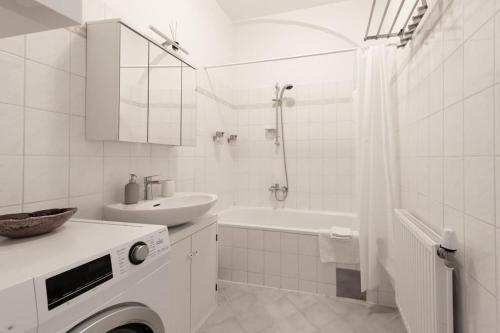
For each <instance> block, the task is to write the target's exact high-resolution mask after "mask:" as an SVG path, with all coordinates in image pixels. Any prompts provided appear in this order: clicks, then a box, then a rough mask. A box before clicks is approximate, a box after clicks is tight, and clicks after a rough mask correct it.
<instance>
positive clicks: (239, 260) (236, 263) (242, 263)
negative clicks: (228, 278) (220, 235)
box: [231, 247, 247, 271]
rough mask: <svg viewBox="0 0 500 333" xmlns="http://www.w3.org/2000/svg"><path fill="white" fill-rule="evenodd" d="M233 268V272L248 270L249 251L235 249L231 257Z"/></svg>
mask: <svg viewBox="0 0 500 333" xmlns="http://www.w3.org/2000/svg"><path fill="white" fill-rule="evenodd" d="M231 268H232V269H233V270H240V271H246V270H247V250H246V249H241V248H237V247H233V251H232V257H231Z"/></svg>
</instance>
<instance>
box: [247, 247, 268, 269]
mask: <svg viewBox="0 0 500 333" xmlns="http://www.w3.org/2000/svg"><path fill="white" fill-rule="evenodd" d="M248 271H249V272H253V273H263V272H264V252H263V251H259V250H248Z"/></svg>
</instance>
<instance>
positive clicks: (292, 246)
mask: <svg viewBox="0 0 500 333" xmlns="http://www.w3.org/2000/svg"><path fill="white" fill-rule="evenodd" d="M281 252H282V253H292V254H298V253H299V235H297V234H292V233H288V232H282V233H281Z"/></svg>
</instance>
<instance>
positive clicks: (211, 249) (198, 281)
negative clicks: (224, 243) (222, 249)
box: [191, 223, 217, 331]
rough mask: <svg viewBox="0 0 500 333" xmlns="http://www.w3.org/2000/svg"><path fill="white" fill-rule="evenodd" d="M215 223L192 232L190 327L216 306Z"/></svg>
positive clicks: (197, 326)
mask: <svg viewBox="0 0 500 333" xmlns="http://www.w3.org/2000/svg"><path fill="white" fill-rule="evenodd" d="M216 231H217V227H216V224H215V223H214V224H212V225H211V226H209V227H206V228H205V229H203V230H200V231H199V232H197V233H195V234H193V236H192V251H193V252H194V253H197V254H196V255H195V256H194V257H193V263H192V269H191V329H192V331H195V330H196V329H198V328H199V327H200V325H202V324H203V322H204V321H205V319H206V318H207V316H208V315H210V313H211V312H212V311H213V310H214V309H215V307H216V306H217V300H216V297H217V295H216V293H215V284H216V282H217V242H216V239H215V237H216Z"/></svg>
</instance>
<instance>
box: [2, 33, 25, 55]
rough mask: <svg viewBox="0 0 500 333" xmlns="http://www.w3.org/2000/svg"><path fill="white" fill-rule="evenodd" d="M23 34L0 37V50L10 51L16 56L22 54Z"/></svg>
mask: <svg viewBox="0 0 500 333" xmlns="http://www.w3.org/2000/svg"><path fill="white" fill-rule="evenodd" d="M24 39H25V36H24V35H21V36H14V37H8V38H1V39H0V51H4V52H8V53H12V54H15V55H18V56H21V57H23V56H24Z"/></svg>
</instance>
